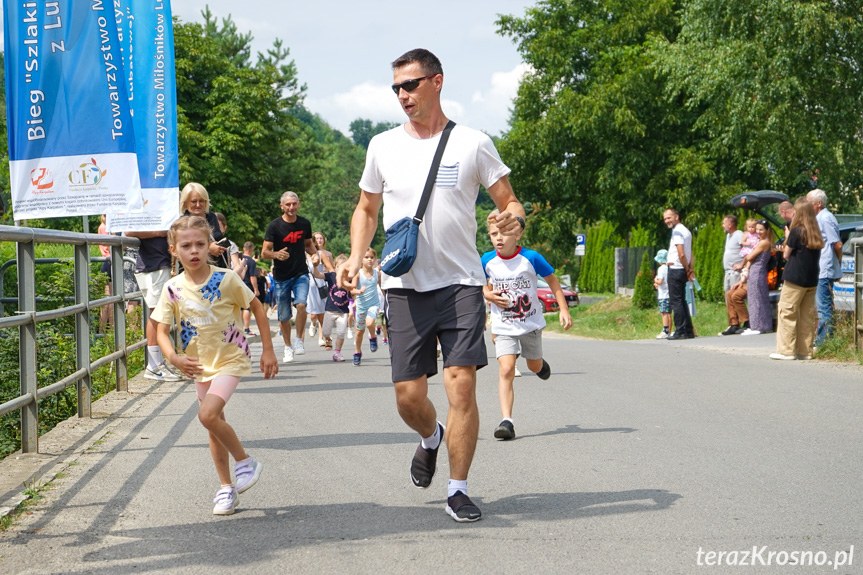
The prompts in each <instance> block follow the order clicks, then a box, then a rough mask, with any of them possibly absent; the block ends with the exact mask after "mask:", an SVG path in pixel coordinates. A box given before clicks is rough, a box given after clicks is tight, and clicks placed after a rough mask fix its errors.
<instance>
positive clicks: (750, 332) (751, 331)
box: [740, 328, 761, 335]
mask: <svg viewBox="0 0 863 575" xmlns="http://www.w3.org/2000/svg"><path fill="white" fill-rule="evenodd" d="M740 335H761V332H760V331H758V330H757V329H749V328H747V329H745V330H743V333H741V334H740Z"/></svg>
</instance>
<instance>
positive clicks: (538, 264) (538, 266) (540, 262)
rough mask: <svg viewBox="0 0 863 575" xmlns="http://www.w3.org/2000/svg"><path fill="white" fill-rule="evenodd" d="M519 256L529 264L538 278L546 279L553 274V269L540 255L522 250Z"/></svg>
mask: <svg viewBox="0 0 863 575" xmlns="http://www.w3.org/2000/svg"><path fill="white" fill-rule="evenodd" d="M521 255H523V256H524V257H525V258H526V259H527V260H528V261H529V262H530V265H532V266H533V269H534V270H536V275H538V276H539V277H541V278H544V277H548V276H550V275H552V274H553V273H554V268H553V267H551V264H550V263H548V261H547V260H546V259H545V258H544V257H542V255H541V254H540V253H538V252H535V251H533V250H526V249H524V248H522V250H521Z"/></svg>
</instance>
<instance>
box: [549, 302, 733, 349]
mask: <svg viewBox="0 0 863 575" xmlns="http://www.w3.org/2000/svg"><path fill="white" fill-rule="evenodd" d="M569 311H570V314H572V328H570V330H569V331H568V332H564V331H563V328H561V327H560V324H559V323H558V314H557V313H553V314H548V315H546V321H547V322H548V327H546V329H547V330H549V331H555V332H558V333H568V334H570V335H577V336H582V337H592V338H595V339H613V340H632V339H652V338H655V337H656V334H658V333H659V332H660V331H662V317H661V316H660V315H659V311H658V310H657V309H650V310H640V309H635V308H633V307H632V300H631V299H630V298H628V297H626V296H621V295H609V296H608V297H606V298H605V299H603V300H601V301H598V302H596V303H592V304H589V305H583V306H578V307H574V308H569ZM692 319H693V324H694V326H695V333H696V334H698V335H716V334H717V333H719V332H720V331H722V330H723V329H725V328H726V327H727V325H726V324H727V323H728V315H727V314H726V313H725V306H724V305H719V304H715V303H709V302H698V305H697V313H696V315H695V317H694V318H692Z"/></svg>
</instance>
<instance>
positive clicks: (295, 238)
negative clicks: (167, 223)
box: [282, 230, 304, 244]
mask: <svg viewBox="0 0 863 575" xmlns="http://www.w3.org/2000/svg"><path fill="white" fill-rule="evenodd" d="M282 241H283V242H285V243H286V244H296V243H298V242H302V241H304V240H303V230H297V231H295V232H291V233H289V234H288V235H286V236H285V237H283V238H282Z"/></svg>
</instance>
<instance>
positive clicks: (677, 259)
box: [662, 208, 695, 340]
mask: <svg viewBox="0 0 863 575" xmlns="http://www.w3.org/2000/svg"><path fill="white" fill-rule="evenodd" d="M662 220H663V221H664V222H665V225H666V226H668V227H669V229H671V243H670V244H669V245H668V299H669V300H670V302H669V303H671V312H672V313H673V315H674V333H673V334H671V335H670V336H668V339H669V340H676V339H691V338H693V337H695V330H694V329H693V327H692V318H691V317H690V316H689V307H688V306H687V305H686V296H685V292H686V282H688V281H692V280H693V279H695V272H694V271H693V270H692V234H691V233H690V232H689V230H688V229H686V226H684V225H683V224H681V223H680V214H679V213H677V210H675V209H674V208H669V209H667V210H665V212H664V213H663V214H662Z"/></svg>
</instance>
